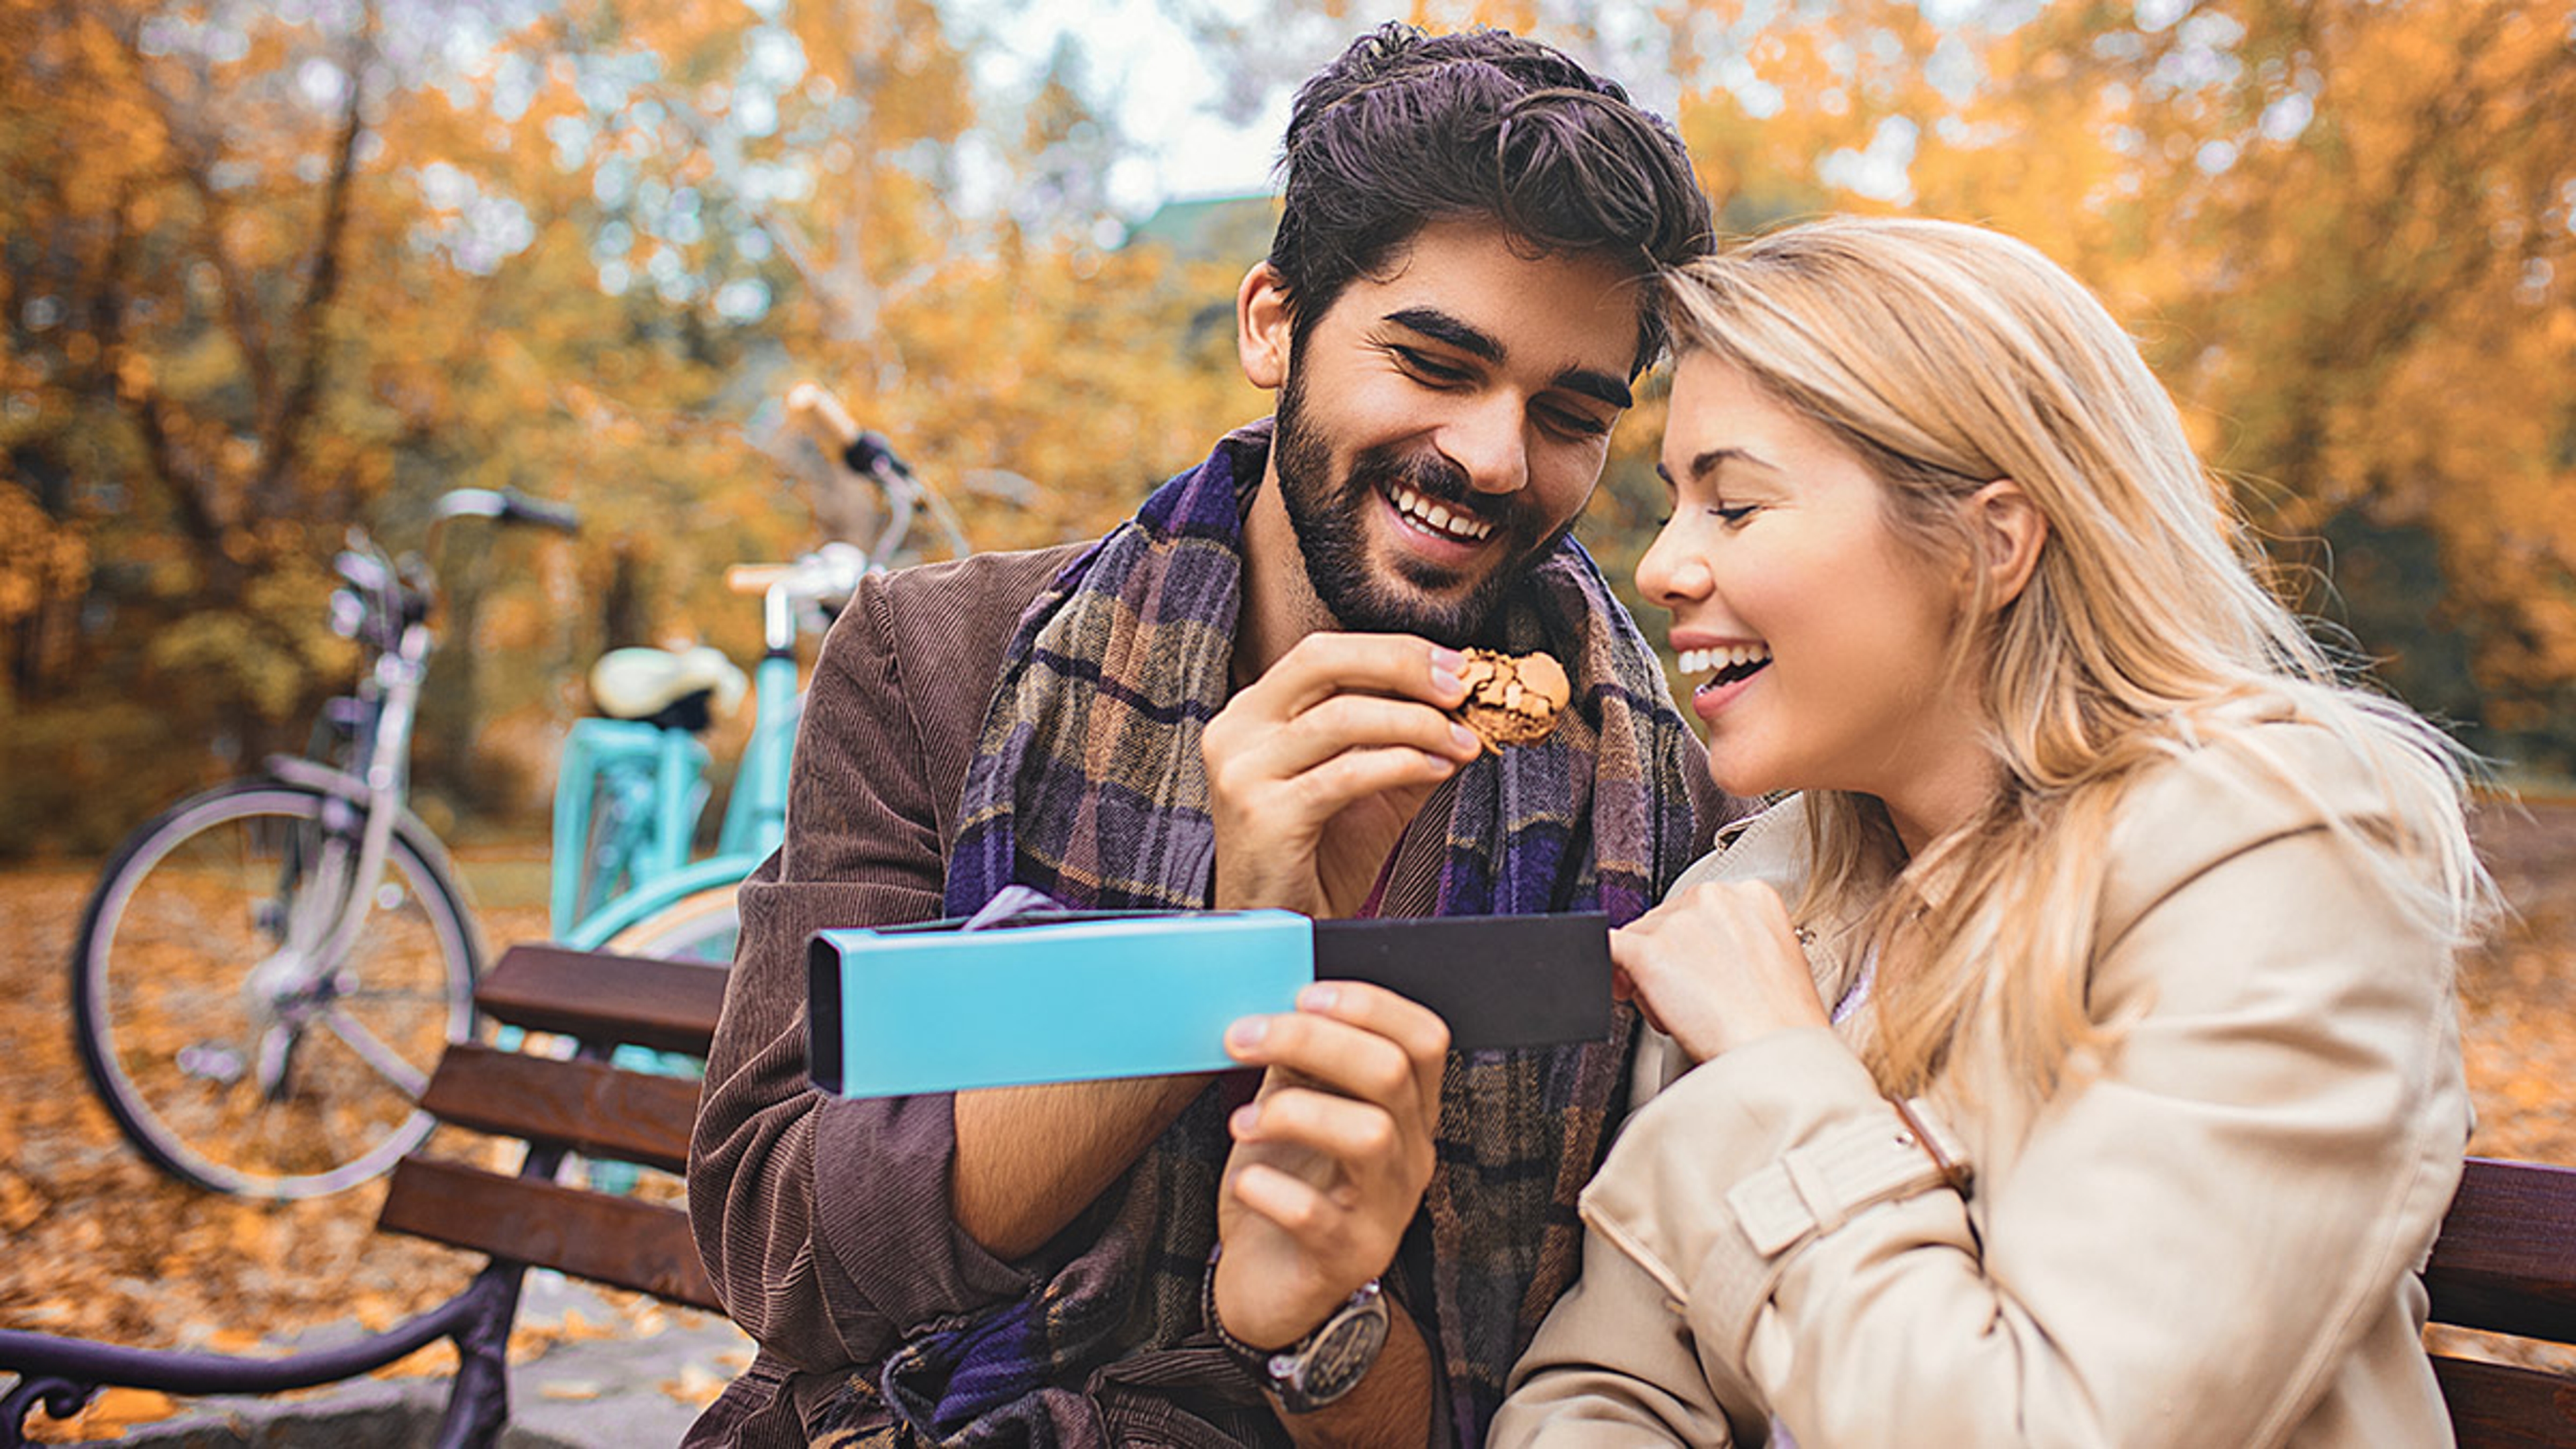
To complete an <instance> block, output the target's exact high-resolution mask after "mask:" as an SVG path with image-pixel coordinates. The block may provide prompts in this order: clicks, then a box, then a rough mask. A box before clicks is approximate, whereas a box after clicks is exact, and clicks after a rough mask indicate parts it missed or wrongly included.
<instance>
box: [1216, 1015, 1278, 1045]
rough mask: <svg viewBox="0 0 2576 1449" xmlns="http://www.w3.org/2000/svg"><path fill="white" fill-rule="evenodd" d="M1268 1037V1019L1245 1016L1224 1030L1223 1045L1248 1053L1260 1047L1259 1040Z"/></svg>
mask: <svg viewBox="0 0 2576 1449" xmlns="http://www.w3.org/2000/svg"><path fill="white" fill-rule="evenodd" d="M1268 1035H1270V1019H1269V1018H1268V1017H1264V1016H1247V1017H1245V1018H1243V1019H1242V1020H1241V1021H1238V1022H1236V1023H1235V1024H1234V1025H1232V1026H1229V1027H1227V1028H1226V1029H1225V1044H1226V1045H1227V1046H1230V1047H1233V1048H1234V1049H1235V1050H1237V1051H1250V1050H1252V1049H1253V1048H1254V1047H1257V1046H1259V1045H1261V1039H1262V1038H1263V1037H1265V1036H1268Z"/></svg>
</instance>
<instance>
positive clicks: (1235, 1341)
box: [1199, 1244, 1387, 1414]
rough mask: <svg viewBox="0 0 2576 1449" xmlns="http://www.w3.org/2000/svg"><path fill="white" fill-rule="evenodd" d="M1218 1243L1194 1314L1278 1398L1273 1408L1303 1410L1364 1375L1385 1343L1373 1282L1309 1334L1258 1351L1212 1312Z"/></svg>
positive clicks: (1381, 1298) (1382, 1307) (1381, 1303)
mask: <svg viewBox="0 0 2576 1449" xmlns="http://www.w3.org/2000/svg"><path fill="white" fill-rule="evenodd" d="M1223 1251H1224V1245H1223V1244H1219V1245H1218V1246H1217V1247H1216V1248H1214V1249H1211V1250H1210V1251H1209V1253H1208V1265H1207V1278H1206V1281H1205V1282H1203V1283H1202V1284H1201V1285H1200V1287H1199V1316H1200V1317H1202V1318H1204V1319H1206V1320H1207V1328H1208V1332H1210V1333H1212V1334H1215V1335H1216V1341H1217V1342H1218V1343H1219V1344H1220V1345H1222V1346H1223V1347H1224V1349H1225V1352H1226V1356H1227V1357H1228V1358H1231V1359H1233V1360H1234V1361H1235V1362H1236V1363H1238V1364H1241V1365H1242V1366H1243V1368H1244V1371H1245V1372H1247V1373H1249V1374H1251V1375H1252V1376H1253V1377H1254V1378H1256V1379H1258V1380H1260V1381H1261V1384H1262V1387H1264V1388H1266V1389H1268V1390H1270V1392H1272V1393H1274V1394H1277V1395H1278V1396H1279V1406H1280V1407H1281V1408H1283V1409H1285V1410H1287V1411H1288V1412H1289V1413H1292V1414H1303V1413H1308V1412H1311V1411H1313V1410H1316V1409H1320V1408H1322V1407H1324V1406H1325V1405H1326V1404H1329V1403H1331V1402H1333V1401H1334V1400H1335V1399H1338V1398H1340V1397H1341V1396H1342V1395H1344V1394H1347V1393H1349V1392H1350V1391H1351V1389H1352V1388H1353V1387H1354V1386H1356V1385H1357V1384H1358V1383H1359V1381H1360V1380H1361V1379H1363V1378H1366V1377H1367V1376H1368V1371H1369V1367H1370V1365H1372V1364H1374V1363H1376V1362H1377V1354H1378V1350H1379V1349H1381V1348H1384V1347H1386V1331H1387V1317H1386V1295H1385V1294H1384V1293H1382V1292H1380V1291H1379V1289H1378V1280H1376V1279H1375V1278H1371V1279H1370V1280H1368V1281H1367V1282H1365V1283H1363V1284H1361V1285H1360V1286H1359V1291H1358V1292H1356V1293H1353V1294H1352V1295H1351V1296H1350V1297H1349V1298H1348V1299H1347V1300H1345V1301H1344V1302H1343V1303H1342V1305H1341V1306H1340V1307H1338V1308H1336V1309H1334V1310H1333V1312H1332V1314H1331V1316H1330V1317H1327V1318H1326V1319H1325V1320H1324V1321H1323V1323H1322V1324H1321V1325H1320V1326H1318V1327H1317V1328H1316V1329H1315V1331H1314V1332H1312V1333H1309V1334H1307V1335H1306V1336H1305V1337H1304V1338H1301V1339H1299V1340H1297V1341H1296V1342H1295V1343H1292V1344H1289V1345H1287V1346H1286V1347H1284V1348H1274V1349H1267V1350H1264V1349H1258V1348H1254V1347H1253V1346H1252V1345H1251V1344H1248V1343H1245V1342H1244V1341H1243V1340H1241V1339H1239V1338H1236V1337H1235V1336H1234V1335H1233V1334H1231V1333H1228V1332H1226V1331H1225V1324H1224V1323H1223V1322H1221V1321H1219V1320H1218V1318H1217V1316H1216V1260H1217V1255H1218V1254H1219V1253H1221V1252H1223Z"/></svg>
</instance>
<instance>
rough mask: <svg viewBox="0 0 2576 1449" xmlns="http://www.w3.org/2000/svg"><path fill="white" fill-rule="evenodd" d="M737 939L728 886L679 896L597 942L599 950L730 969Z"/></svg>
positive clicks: (738, 920) (738, 923)
mask: <svg viewBox="0 0 2576 1449" xmlns="http://www.w3.org/2000/svg"><path fill="white" fill-rule="evenodd" d="M741 934H742V914H741V912H740V911H739V910H737V909H736V907H735V905H734V887H733V885H732V884H730V883H728V884H725V885H720V886H709V887H707V888H706V889H705V890H701V891H692V892H691V893H689V894H688V895H685V896H682V897H680V898H679V899H678V900H676V901H673V902H672V903H671V904H669V905H667V906H664V907H663V908H662V909H660V910H658V911H655V912H654V913H653V914H651V915H649V916H646V917H645V918H644V919H642V920H640V921H637V922H636V923H635V924H634V925H631V926H628V927H627V928H626V929H624V930H622V931H619V932H618V933H617V934H616V935H613V936H611V937H609V938H608V939H607V940H606V941H603V942H601V943H600V949H601V950H604V951H616V952H619V953H621V954H623V955H628V956H658V957H660V958H662V959H663V960H666V961H703V962H706V963H707V964H708V965H711V966H730V965H732V964H733V948H734V943H735V941H736V940H737V939H738V938H739V937H740V936H741Z"/></svg>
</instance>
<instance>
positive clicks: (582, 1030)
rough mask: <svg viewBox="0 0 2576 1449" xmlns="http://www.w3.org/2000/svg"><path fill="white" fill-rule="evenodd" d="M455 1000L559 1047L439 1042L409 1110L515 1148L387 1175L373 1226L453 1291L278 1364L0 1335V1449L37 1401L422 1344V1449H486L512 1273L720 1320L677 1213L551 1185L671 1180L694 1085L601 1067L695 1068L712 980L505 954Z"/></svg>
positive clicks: (249, 1381) (236, 1388) (255, 1385)
mask: <svg viewBox="0 0 2576 1449" xmlns="http://www.w3.org/2000/svg"><path fill="white" fill-rule="evenodd" d="M474 999H475V1003H476V1005H477V1006H479V1007H480V1008H481V1009H482V1011H483V1013H484V1014H485V1015H486V1016H488V1017H490V1018H492V1019H494V1020H496V1021H499V1022H501V1023H504V1024H506V1025H509V1026H516V1027H522V1028H525V1029H526V1031H527V1032H529V1033H549V1034H552V1035H554V1036H556V1037H565V1038H571V1039H572V1040H573V1041H575V1042H577V1043H578V1044H579V1046H578V1050H577V1051H576V1052H575V1053H574V1054H573V1055H572V1056H570V1057H568V1058H565V1057H557V1056H553V1055H549V1054H545V1053H542V1052H537V1051H513V1050H504V1049H502V1048H499V1047H495V1046H489V1045H484V1044H481V1043H473V1042H466V1043H458V1044H456V1045H453V1046H450V1047H449V1048H448V1049H447V1053H446V1055H445V1056H444V1057H443V1058H442V1059H441V1060H440V1062H439V1066H438V1070H437V1071H436V1072H435V1073H434V1074H433V1075H432V1077H431V1079H430V1083H429V1089H428V1091H427V1092H426V1093H425V1094H424V1095H423V1097H422V1104H423V1105H424V1106H426V1107H427V1108H428V1109H429V1110H430V1111H431V1112H432V1113H434V1114H436V1115H437V1117H438V1118H439V1120H440V1121H442V1122H447V1123H453V1124H455V1125H457V1126H461V1127H467V1128H471V1129H473V1130H474V1131H477V1132H483V1133H490V1134H493V1135H496V1136H501V1137H511V1138H517V1139H519V1140H521V1141H524V1142H525V1143H527V1144H528V1150H527V1155H526V1159H525V1163H524V1165H523V1166H522V1167H521V1168H520V1170H519V1172H518V1173H517V1174H516V1175H515V1176H512V1175H507V1174H503V1173H497V1172H491V1171H486V1170H484V1169H482V1168H479V1167H474V1166H470V1165H467V1164H465V1163H461V1162H455V1161H449V1160H444V1159H439V1158H432V1157H428V1156H425V1155H422V1154H420V1153H415V1154H413V1155H412V1156H411V1157H409V1158H406V1159H404V1160H403V1162H402V1163H400V1164H399V1165H398V1166H396V1168H395V1169H394V1175H393V1180H392V1182H391V1183H390V1184H389V1185H388V1187H387V1190H386V1194H385V1203H384V1207H383V1209H382V1211H381V1212H380V1213H379V1214H378V1216H377V1220H376V1225H377V1226H378V1227H379V1228H382V1229H385V1230H387V1231H391V1232H398V1233H407V1234H410V1235H412V1236H415V1237H421V1238H427V1239H430V1240H432V1241H434V1242H439V1243H445V1244H448V1245H450V1246H453V1247H459V1248H468V1249H472V1250H473V1251H476V1252H479V1253H482V1254H484V1255H485V1256H486V1257H487V1258H489V1259H490V1261H489V1262H488V1263H487V1264H486V1265H485V1266H484V1268H483V1269H482V1270H481V1271H480V1272H478V1273H477V1274H476V1275H475V1277H474V1280H473V1281H472V1282H471V1283H470V1284H469V1285H467V1287H466V1288H465V1290H464V1291H463V1292H461V1293H459V1294H457V1295H456V1296H455V1297H454V1298H452V1299H449V1300H448V1301H447V1302H446V1303H443V1304H441V1305H439V1306H438V1307H436V1308H433V1309H430V1310H429V1311H428V1312H425V1313H423V1314H421V1315H419V1316H418V1317H416V1318H413V1319H410V1320H409V1321H407V1322H405V1323H402V1324H400V1325H397V1326H396V1327H394V1328H392V1329H390V1330H388V1331H386V1332H384V1333H381V1334H377V1335H375V1336H373V1337H370V1338H367V1339H364V1340H362V1341H360V1342H357V1343H352V1344H348V1345H345V1346H343V1347H339V1348H333V1349H326V1350H320V1351H316V1352H311V1353H298V1354H292V1355H287V1356H284V1357H271V1358H252V1357H242V1356H234V1355H226V1354H212V1353H179V1352H167V1351H160V1350H152V1349H138V1348H127V1347H122V1346H118V1345H112V1344H102V1343H92V1342H87V1341H83V1340H78V1339H68V1338H57V1337H54V1336H52V1335H49V1334H38V1333H24V1332H15V1331H0V1373H15V1374H16V1375H17V1376H18V1380H17V1382H16V1384H15V1385H13V1386H11V1387H10V1389H9V1391H8V1392H7V1393H6V1395H5V1396H0V1449H17V1446H20V1445H23V1444H24V1443H26V1442H27V1441H26V1439H25V1437H24V1436H25V1424H26V1420H27V1416H28V1415H29V1414H31V1413H33V1412H34V1411H35V1409H36V1408H37V1407H38V1406H39V1405H41V1406H42V1407H43V1408H44V1409H45V1411H46V1412H47V1413H48V1414H49V1415H51V1416H52V1417H54V1418H56V1419H63V1418H69V1417H70V1416H72V1415H73V1414H75V1413H78V1412H79V1411H80V1408H81V1406H82V1405H84V1404H86V1403H87V1402H88V1401H89V1399H90V1398H91V1396H92V1395H94V1394H95V1393H96V1392H97V1391H98V1390H99V1389H100V1388H102V1387H106V1386H108V1385H119V1386H125V1387H132V1388H147V1389H158V1390H161V1391H163V1392H165V1393H172V1394H183V1395H202V1394H269V1393H279V1392H283V1391H285V1390H288V1389H300V1388H312V1387H315V1386H317V1385H320V1384H327V1383H334V1382H337V1381H339V1380H342V1379H350V1378H355V1377H357V1376H358V1375H360V1374H364V1373H367V1372H369V1371H370V1370H373V1369H376V1368H380V1367H382V1366H384V1365H385V1364H389V1363H392V1362H393V1361H394V1360H396V1359H399V1358H401V1357H403V1356H404V1355H406V1354H409V1353H411V1352H413V1351H415V1350H417V1349H420V1348H423V1347H426V1346H427V1345H429V1344H432V1343H435V1342H437V1341H438V1340H440V1339H442V1338H444V1339H449V1340H452V1341H453V1342H454V1343H455V1345H456V1352H457V1370H456V1377H455V1379H454V1381H453V1383H452V1384H451V1386H450V1388H449V1391H448V1397H447V1406H446V1410H445V1413H444V1416H443V1418H442V1420H441V1422H440V1425H439V1429H438V1437H437V1441H436V1442H437V1443H438V1444H439V1445H440V1446H441V1449H447V1446H462V1445H484V1444H490V1443H492V1442H493V1441H494V1440H495V1439H496V1438H497V1437H498V1436H499V1434H500V1432H501V1428H502V1425H503V1424H504V1422H505V1421H506V1420H507V1419H508V1418H509V1412H510V1404H509V1371H508V1360H507V1358H506V1353H507V1350H508V1347H509V1341H510V1325H511V1322H512V1320H513V1319H514V1318H516V1316H517V1314H518V1307H519V1288H520V1283H521V1280H522V1277H523V1275H524V1274H525V1273H526V1272H527V1270H528V1269H529V1268H532V1267H538V1268H553V1269H556V1270H558V1271H560V1272H563V1273H566V1274H569V1275H571V1276H574V1277H577V1278H585V1279H588V1280H590V1281H592V1282H597V1283H605V1284H610V1285H613V1286H615V1287H619V1288H628V1289H632V1290H634V1291H636V1292H639V1293H648V1294H651V1295H653V1296H654V1297H657V1298H661V1299H666V1300H668V1301H670V1302H674V1303H680V1304H685V1305H687V1306H690V1307H693V1308H703V1309H708V1310H711V1311H714V1312H718V1313H721V1312H722V1311H723V1307H722V1305H720V1304H719V1303H717V1301H716V1296H715V1290H714V1289H713V1287H712V1286H710V1285H709V1284H708V1282H707V1276H706V1270H705V1269H704V1268H702V1267H701V1266H699V1263H698V1250H697V1245H696V1244H695V1243H694V1242H693V1241H692V1240H691V1239H690V1237H689V1220H688V1215H687V1213H686V1212H684V1211H683V1210H682V1209H680V1208H678V1207H673V1206H666V1205H662V1204H657V1203H652V1202H647V1201H644V1200H642V1199H639V1198H636V1197H629V1196H618V1195H612V1194H610V1193H607V1192H601V1191H595V1190H592V1189H589V1188H585V1187H573V1186H567V1185H564V1184H561V1183H558V1182H556V1181H555V1180H554V1179H555V1177H556V1175H557V1172H558V1170H559V1169H560V1168H561V1166H562V1164H563V1162H564V1159H565V1158H566V1156H568V1155H569V1154H573V1153H579V1154H582V1155H583V1156H585V1157H589V1158H593V1159H597V1160H605V1161H615V1162H629V1163H637V1164H641V1165H644V1166H647V1167H655V1168H660V1169H662V1170H664V1171H667V1172H674V1173H676V1172H679V1171H681V1170H682V1168H683V1167H684V1166H685V1165H686V1163H687V1160H688V1151H689V1127H690V1123H691V1122H692V1120H693V1119H694V1118H695V1117H696V1114H697V1102H698V1084H697V1082H696V1080H695V1079H693V1078H689V1077H677V1076H662V1075H652V1074H648V1073H644V1072H635V1071H628V1070H625V1069H623V1068H620V1067H617V1066H614V1065H611V1064H610V1062H609V1060H608V1057H609V1054H610V1052H611V1051H612V1050H613V1049H614V1048H615V1047H617V1046H619V1045H622V1044H632V1045H636V1046H642V1047H650V1048H653V1049H655V1050H657V1051H664V1052H677V1053H681V1054H683V1055H686V1056H690V1057H697V1058H703V1057H705V1055H706V1053H707V1044H708V1042H709V1041H710V1040H711V1039H712V1038H713V1037H714V1035H715V1025H716V1011H717V1008H718V1007H719V1005H721V1003H722V1002H723V999H724V973H723V972H722V971H721V970H717V969H713V968H710V967H706V966H701V965H687V964H682V963H678V962H668V961H651V960H643V959H639V958H635V957H625V956H610V955H602V954H594V953H589V952H579V951H564V950H557V949H554V948H552V947H543V946H518V947H513V948H512V949H511V950H510V951H509V952H508V953H507V954H505V955H503V956H502V958H501V959H500V961H499V962H498V963H496V964H495V965H494V966H493V967H492V969H491V970H490V971H488V972H486V973H485V974H484V977H483V981H482V983H481V985H479V986H478V987H477V988H476V990H475V993H474ZM543 1040H544V1038H542V1037H535V1036H532V1037H530V1038H529V1041H530V1042H531V1043H535V1042H540V1041H543ZM433 1140H435V1139H433Z"/></svg>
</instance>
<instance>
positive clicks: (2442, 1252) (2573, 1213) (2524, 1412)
mask: <svg viewBox="0 0 2576 1449" xmlns="http://www.w3.org/2000/svg"><path fill="white" fill-rule="evenodd" d="M2424 1286H2425V1287H2426V1288H2427V1289H2429V1290H2430V1291H2431V1293H2432V1297H2433V1314H2432V1316H2433V1321H2434V1322H2435V1323H2446V1324H2450V1325H2452V1326H2453V1327H2457V1328H2473V1329H2478V1330H2481V1331H2484V1332H2487V1333H2503V1334H2510V1335H2513V1336H2514V1337H2516V1338H2525V1339H2533V1340H2537V1341H2541V1342H2546V1343H2553V1344H2571V1343H2576V1168H2566V1167H2544V1166H2542V1165H2540V1164H2538V1163H2532V1162H2498V1161H2494V1160H2492V1159H2488V1158H2483V1157H2472V1158H2470V1159H2469V1161H2468V1169H2467V1171H2466V1172H2465V1173H2464V1174H2463V1175H2462V1176H2461V1178H2460V1190H2459V1193H2458V1195H2457V1196H2455V1197H2453V1198H2452V1199H2451V1210H2450V1212H2449V1214H2448V1215H2447V1216H2445V1217H2444V1218H2443V1219H2442V1233H2441V1236H2440V1238H2439V1239H2437V1240H2436V1241H2435V1242H2434V1244H2433V1258H2432V1261H2431V1262H2430V1263H2429V1264H2428V1265H2426V1267H2425V1270H2424ZM2433 1372H2434V1375H2435V1376H2436V1377H2438V1378H2439V1379H2440V1380H2441V1381H2442V1397H2443V1400H2444V1401H2445V1402H2446V1403H2447V1404H2448V1405H2449V1406H2450V1410H2451V1428H2452V1431H2453V1432H2454V1433H2456V1434H2457V1435H2458V1436H2459V1441H2460V1446H2461V1449H2534V1446H2539V1445H2576V1377H2569V1376H2568V1375H2566V1374H2563V1373H2550V1372H2546V1371H2543V1370H2540V1369H2531V1368H2518V1367H2514V1366H2511V1365H2507V1364H2501V1363H2489V1362H2483V1361H2480V1360H2476V1359H2469V1358H2457V1357H2451V1356H2448V1355H2436V1356H2435V1358H2434V1360H2433Z"/></svg>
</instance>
